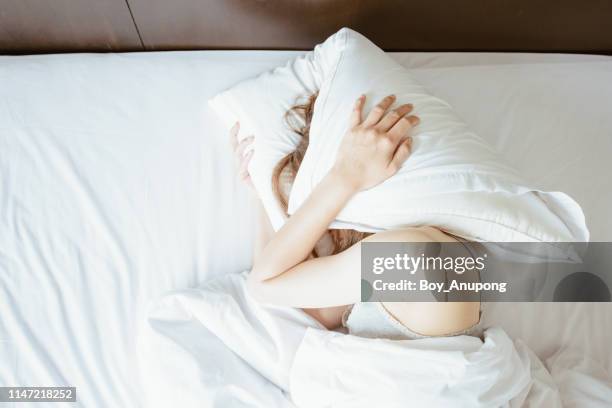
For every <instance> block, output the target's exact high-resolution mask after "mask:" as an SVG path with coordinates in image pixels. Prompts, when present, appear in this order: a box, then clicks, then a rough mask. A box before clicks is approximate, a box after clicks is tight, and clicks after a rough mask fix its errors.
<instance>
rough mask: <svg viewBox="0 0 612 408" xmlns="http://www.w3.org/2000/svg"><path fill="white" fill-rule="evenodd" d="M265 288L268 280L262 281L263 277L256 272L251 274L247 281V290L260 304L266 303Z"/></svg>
mask: <svg viewBox="0 0 612 408" xmlns="http://www.w3.org/2000/svg"><path fill="white" fill-rule="evenodd" d="M265 286H266V280H265V279H262V277H261V275H259V274H256V273H254V271H251V272H250V273H249V275H248V276H247V280H246V290H247V292H248V293H249V295H250V296H251V298H253V299H254V300H255V301H257V302H259V303H266V298H265V296H264V293H265V290H264V288H265Z"/></svg>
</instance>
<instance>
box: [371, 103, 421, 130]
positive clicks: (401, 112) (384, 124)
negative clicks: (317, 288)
mask: <svg viewBox="0 0 612 408" xmlns="http://www.w3.org/2000/svg"><path fill="white" fill-rule="evenodd" d="M412 108H413V106H412V104H410V103H407V104H405V105H401V106H400V107H398V108H397V109H393V110H392V111H389V112H388V113H387V114H386V115H385V116H384V117H383V118H382V119H381V120H380V122H378V125H376V127H377V128H378V129H380V130H382V131H383V132H387V131H389V129H391V128H392V127H393V126H394V125H395V124H396V123H397V122H398V121H399V120H400V119H402V118H403V117H404V116H405V115H407V114H409V113H410V112H412Z"/></svg>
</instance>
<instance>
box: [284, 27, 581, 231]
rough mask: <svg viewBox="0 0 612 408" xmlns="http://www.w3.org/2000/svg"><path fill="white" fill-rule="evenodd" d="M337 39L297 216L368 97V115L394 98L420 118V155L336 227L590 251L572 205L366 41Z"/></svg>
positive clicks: (293, 201) (348, 36)
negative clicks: (420, 231) (410, 230)
mask: <svg viewBox="0 0 612 408" xmlns="http://www.w3.org/2000/svg"><path fill="white" fill-rule="evenodd" d="M332 38H333V39H334V41H333V43H334V44H335V45H336V47H335V48H334V50H335V53H336V59H337V63H336V64H335V67H334V69H333V70H332V71H331V72H329V73H328V74H327V76H326V77H325V80H324V82H323V85H322V86H321V90H320V91H319V96H318V98H317V102H316V104H315V112H314V116H313V119H312V123H311V128H310V138H309V145H308V149H307V151H306V155H305V156H304V159H303V161H302V163H301V165H300V169H299V171H298V173H297V176H296V178H295V182H294V184H293V187H292V190H291V196H290V197H289V213H290V214H293V213H294V212H295V211H297V209H298V208H299V207H300V206H301V205H302V203H303V202H304V201H305V200H306V199H307V198H308V196H309V195H310V193H311V192H312V190H313V189H314V188H315V187H316V185H317V184H318V183H319V182H320V181H321V180H322V179H323V177H324V176H325V175H326V174H327V173H328V172H329V170H330V169H331V167H332V166H333V164H334V162H335V160H336V153H337V151H338V148H339V146H340V143H341V141H342V139H343V137H344V135H345V134H346V132H347V130H348V127H349V122H348V118H349V117H350V115H351V111H352V109H353V105H354V101H355V100H356V99H357V98H358V97H359V95H361V94H364V93H365V94H366V95H367V96H368V99H367V101H366V106H365V108H364V112H366V114H367V112H369V111H370V110H371V109H372V108H373V107H374V104H375V103H378V102H379V101H380V99H382V97H384V96H385V95H389V94H395V95H396V96H397V101H396V105H399V104H401V103H412V104H413V105H414V113H415V114H417V115H418V116H419V117H420V118H421V122H420V124H419V126H418V127H417V128H416V129H415V132H414V134H413V140H414V141H413V145H412V153H411V155H410V157H409V158H408V160H407V161H406V162H405V163H404V164H403V165H402V167H401V169H400V170H399V171H398V172H397V173H396V174H395V175H394V176H392V177H391V178H389V179H388V180H386V181H385V182H383V183H381V184H379V185H377V186H375V187H373V188H371V189H368V190H366V191H361V192H359V193H358V194H356V195H355V196H354V197H352V198H351V200H350V202H349V203H347V205H346V206H345V207H344V208H343V209H342V211H340V213H339V214H338V216H337V217H336V221H337V222H336V223H332V227H335V228H350V229H357V230H363V231H379V230H381V229H397V228H402V227H407V226H420V225H429V226H437V227H440V228H443V229H444V230H446V231H450V232H452V233H454V234H456V235H459V236H462V237H464V238H466V239H469V240H476V241H491V242H499V241H502V242H512V241H514V242H531V241H543V242H550V241H552V242H559V241H588V239H589V231H588V229H587V227H586V225H585V219H584V214H583V212H582V209H581V207H580V206H579V205H578V203H576V202H575V201H574V200H573V199H572V198H571V197H569V196H568V195H567V194H564V193H559V192H554V193H547V192H542V191H539V190H538V188H536V187H533V186H528V185H527V184H526V182H525V181H524V180H523V178H522V177H521V176H519V174H518V173H517V171H516V170H515V169H513V168H512V167H511V166H510V165H508V164H506V163H505V162H504V160H503V159H502V157H501V155H499V154H498V153H497V152H496V151H495V150H494V149H493V148H492V147H491V146H490V145H489V144H487V143H486V142H485V141H484V140H483V139H482V138H480V137H479V136H477V135H476V134H475V133H474V131H473V130H472V129H470V128H469V126H468V125H467V124H466V123H465V122H463V121H462V120H461V119H460V118H459V117H458V116H457V114H456V113H455V111H454V110H453V109H452V107H451V106H450V105H449V104H448V102H446V101H444V100H442V99H440V98H439V97H436V96H433V95H432V94H431V92H429V91H428V90H426V89H425V87H424V86H423V85H422V84H420V83H419V82H418V81H417V80H416V79H415V77H414V76H413V74H412V73H411V72H410V71H409V70H407V69H405V68H404V67H402V66H401V65H400V64H398V63H397V62H396V61H395V60H393V59H392V58H390V57H389V56H388V55H387V54H386V53H384V52H383V51H382V50H381V49H380V48H378V47H377V46H376V45H374V44H373V43H372V42H371V41H369V40H368V39H367V38H365V37H364V36H362V35H361V34H359V33H357V32H355V31H353V30H350V29H342V30H340V31H339V32H338V33H336V34H334V36H332V37H330V39H329V40H328V41H326V43H327V42H330V41H331V39H332Z"/></svg>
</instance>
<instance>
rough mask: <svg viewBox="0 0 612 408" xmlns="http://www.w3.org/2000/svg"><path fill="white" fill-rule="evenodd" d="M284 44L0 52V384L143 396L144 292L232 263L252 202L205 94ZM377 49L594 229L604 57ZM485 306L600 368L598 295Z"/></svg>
mask: <svg viewBox="0 0 612 408" xmlns="http://www.w3.org/2000/svg"><path fill="white" fill-rule="evenodd" d="M297 54H298V52H293V51H201V52H162V53H146V54H108V55H99V54H70V55H47V56H43V55H41V56H27V57H0V361H1V362H2V364H0V385H2V386H17V385H44V386H52V385H56V386H61V385H66V386H76V387H77V395H78V401H79V402H78V406H84V407H136V406H143V405H144V402H143V401H144V400H143V395H144V393H146V389H144V387H143V384H142V382H141V381H140V379H141V378H142V377H141V362H140V361H139V359H138V353H137V351H138V350H137V347H138V346H137V345H138V336H139V327H140V325H141V323H142V321H143V320H144V319H145V317H146V314H147V307H148V303H149V302H150V301H151V300H152V299H155V298H157V297H158V296H160V295H161V294H162V293H164V292H167V291H170V290H176V289H180V288H185V287H193V286H196V285H198V284H199V283H201V282H203V281H205V280H207V279H209V278H211V277H214V276H219V275H223V274H228V273H235V272H239V271H242V270H245V269H248V267H249V265H250V251H251V249H252V247H251V245H252V244H251V242H252V239H251V238H252V236H253V233H254V231H253V229H254V224H253V222H254V220H253V218H254V217H253V216H254V214H253V206H252V201H251V199H250V196H249V194H248V192H247V191H246V189H245V188H244V187H243V186H241V184H240V183H239V182H238V181H237V180H236V177H235V176H234V168H233V163H232V158H231V153H230V149H229V147H228V140H227V135H226V134H225V133H224V132H223V131H222V130H221V129H222V125H221V123H219V122H218V119H216V118H215V117H214V116H213V114H212V112H210V111H209V109H208V108H207V104H206V101H207V100H208V99H209V98H210V97H211V96H212V95H214V94H215V93H217V92H219V91H221V90H223V89H225V88H227V87H229V86H231V85H232V84H234V83H236V82H237V81H239V80H241V79H244V78H247V77H251V76H253V75H256V74H257V73H259V72H262V71H264V70H267V69H269V68H272V67H274V66H277V65H280V64H281V63H283V62H285V61H286V60H287V59H289V58H291V57H293V56H295V55H297ZM393 56H394V57H395V58H397V59H398V60H399V61H401V63H402V64H404V65H405V66H407V67H409V68H411V69H413V70H414V74H415V75H416V76H417V77H418V79H419V80H421V81H422V82H423V83H424V84H425V85H426V86H427V87H428V88H429V89H430V90H431V91H432V92H433V93H434V94H436V95H438V96H440V97H442V98H444V99H446V100H447V101H449V102H450V103H451V104H452V105H453V106H454V107H455V109H456V110H457V111H458V113H459V114H460V116H461V117H462V118H463V119H464V120H466V121H467V122H468V123H469V124H470V125H471V126H472V127H473V128H474V129H475V130H476V131H477V133H479V134H480V135H481V136H483V137H484V138H486V139H487V140H488V141H489V142H490V143H491V144H493V145H494V146H495V147H496V148H497V149H498V150H499V151H501V152H502V153H503V154H504V156H506V157H507V158H508V159H509V160H511V161H512V162H513V163H514V164H515V165H516V166H517V167H518V168H519V169H520V170H521V171H522V172H523V173H524V174H526V175H527V177H528V178H529V180H530V181H531V182H532V183H534V184H535V185H536V186H537V187H540V188H542V189H545V190H560V191H564V192H566V193H569V194H570V195H572V196H573V197H574V198H575V199H576V200H577V201H578V202H579V203H580V204H581V205H582V206H583V209H584V211H585V214H586V217H587V223H588V225H589V228H590V230H591V237H592V240H593V241H610V240H612V217H610V216H609V209H610V208H611V206H612V188H610V187H611V185H610V179H609V175H610V174H611V172H612V164H611V163H610V160H609V156H610V153H611V152H612V115H610V106H611V105H612V57H609V56H596V55H580V54H574V55H570V54H508V53H505V54H496V53H420V52H415V53H394V54H393ZM560 113H561V114H560ZM569 113H571V116H570V115H569ZM609 284H610V285H612V282H609ZM610 287H612V286H610ZM487 320H488V321H489V322H492V323H499V324H501V325H502V327H504V329H506V331H507V332H508V333H509V334H510V336H511V337H513V338H522V339H524V341H525V342H526V343H527V344H528V345H529V346H530V347H531V348H532V349H533V350H534V351H535V352H536V354H538V355H539V356H540V357H541V358H548V357H550V356H552V355H553V354H554V353H556V352H557V351H558V350H560V349H566V348H571V349H574V350H578V351H579V353H581V354H582V355H584V356H585V357H589V358H592V359H595V360H598V361H600V362H601V363H602V364H603V365H604V367H605V368H606V369H607V370H608V372H610V370H612V354H611V353H610V349H609V339H610V338H612V326H610V322H611V321H612V305H610V304H609V303H602V304H537V303H534V304H498V305H496V306H495V307H494V308H493V309H492V311H491V313H490V314H489V315H488V316H487ZM19 406H22V405H19ZM23 406H27V405H25V404H24V405H23ZM58 406H59V405H58ZM70 406H74V405H70Z"/></svg>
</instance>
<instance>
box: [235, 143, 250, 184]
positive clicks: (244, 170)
mask: <svg viewBox="0 0 612 408" xmlns="http://www.w3.org/2000/svg"><path fill="white" fill-rule="evenodd" d="M252 157H253V150H249V151H248V152H247V154H245V155H244V156H242V159H241V161H240V168H239V169H238V174H239V175H240V178H241V179H242V180H248V179H249V177H250V175H249V163H250V162H251V158H252Z"/></svg>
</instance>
